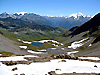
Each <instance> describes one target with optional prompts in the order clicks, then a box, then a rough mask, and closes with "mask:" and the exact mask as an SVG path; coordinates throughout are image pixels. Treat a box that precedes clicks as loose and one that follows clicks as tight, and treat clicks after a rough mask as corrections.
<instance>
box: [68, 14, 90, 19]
mask: <svg viewBox="0 0 100 75" xmlns="http://www.w3.org/2000/svg"><path fill="white" fill-rule="evenodd" d="M80 16H83V17H84V18H85V17H90V16H89V15H85V14H82V13H81V12H79V13H75V14H71V15H69V17H74V19H76V18H78V17H80Z"/></svg>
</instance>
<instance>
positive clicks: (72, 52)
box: [67, 51, 79, 55]
mask: <svg viewBox="0 0 100 75" xmlns="http://www.w3.org/2000/svg"><path fill="white" fill-rule="evenodd" d="M78 52H79V51H71V52H67V54H68V55H70V54H75V53H78Z"/></svg>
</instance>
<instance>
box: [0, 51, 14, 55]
mask: <svg viewBox="0 0 100 75" xmlns="http://www.w3.org/2000/svg"><path fill="white" fill-rule="evenodd" d="M0 54H2V55H14V53H11V52H5V51H3V52H0Z"/></svg>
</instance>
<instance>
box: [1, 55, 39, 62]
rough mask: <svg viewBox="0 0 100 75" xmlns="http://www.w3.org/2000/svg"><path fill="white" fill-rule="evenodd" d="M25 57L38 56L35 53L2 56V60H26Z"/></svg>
mask: <svg viewBox="0 0 100 75" xmlns="http://www.w3.org/2000/svg"><path fill="white" fill-rule="evenodd" d="M24 57H38V56H35V55H25V56H11V57H0V61H11V60H12V61H19V60H26V59H24Z"/></svg>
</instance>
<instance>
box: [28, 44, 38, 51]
mask: <svg viewBox="0 0 100 75" xmlns="http://www.w3.org/2000/svg"><path fill="white" fill-rule="evenodd" d="M28 49H29V50H34V51H37V49H39V48H38V47H36V46H33V45H31V44H30V45H28Z"/></svg>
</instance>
